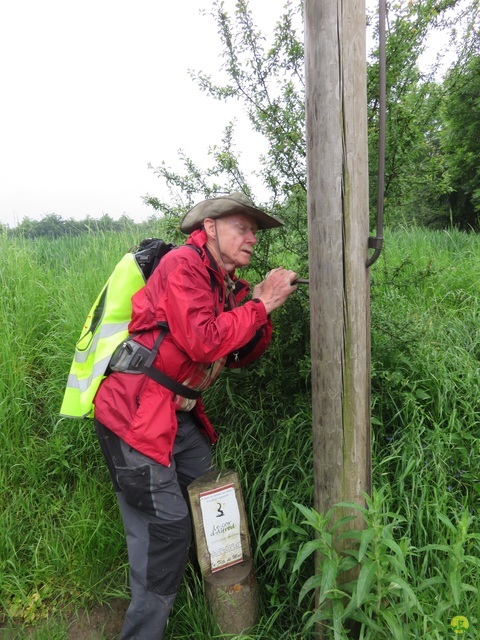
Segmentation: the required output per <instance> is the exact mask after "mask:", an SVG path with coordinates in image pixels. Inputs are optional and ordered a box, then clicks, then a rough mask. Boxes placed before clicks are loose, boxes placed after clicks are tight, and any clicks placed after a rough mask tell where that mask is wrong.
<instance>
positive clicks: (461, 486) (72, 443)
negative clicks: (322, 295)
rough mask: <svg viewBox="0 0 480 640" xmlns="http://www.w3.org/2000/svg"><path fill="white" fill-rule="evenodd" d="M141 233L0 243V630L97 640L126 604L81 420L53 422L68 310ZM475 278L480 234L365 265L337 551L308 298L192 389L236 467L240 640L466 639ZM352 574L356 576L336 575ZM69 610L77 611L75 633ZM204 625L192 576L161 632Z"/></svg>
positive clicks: (207, 626) (477, 580)
mask: <svg viewBox="0 0 480 640" xmlns="http://www.w3.org/2000/svg"><path fill="white" fill-rule="evenodd" d="M153 231H155V230H153ZM157 233H158V230H157ZM142 237H143V236H142ZM140 239H141V238H138V237H134V236H133V235H129V234H119V233H111V234H104V235H102V234H98V233H97V234H93V233H92V234H91V235H85V236H79V237H76V238H62V239H37V240H23V239H18V238H16V239H15V238H9V237H7V236H6V235H3V236H0V251H1V255H2V261H1V265H0V288H1V296H2V306H1V309H0V326H1V328H2V340H1V341H0V363H1V368H0V407H1V417H0V421H1V430H0V433H1V447H0V507H1V514H2V516H1V517H2V521H1V527H0V601H1V605H2V613H1V616H2V617H1V619H0V627H1V628H2V629H3V631H1V630H0V638H2V639H3V638H5V639H6V638H19V639H22V638H30V639H34V640H43V639H45V640H47V639H48V640H62V639H67V638H70V640H86V639H87V638H90V639H92V638H95V639H98V640H100V638H105V639H109V638H112V637H113V634H114V633H115V630H114V629H113V627H112V624H113V622H114V618H115V615H120V614H115V611H116V610H118V609H120V610H121V609H122V606H124V605H125V604H126V603H127V601H128V583H127V561H126V553H125V548H124V539H123V532H122V525H121V522H120V519H119V514H118V511H117V507H116V503H115V498H114V495H113V493H112V490H111V487H110V484H109V480H108V478H107V472H106V470H105V468H104V465H103V461H102V459H101V457H100V452H99V450H98V447H97V443H96V439H95V435H94V432H93V429H92V423H91V421H89V420H71V419H65V418H62V419H61V418H60V417H59V414H58V412H59V408H60V404H61V398H62V393H63V388H64V386H65V381H66V376H67V373H68V370H69V366H70V361H71V357H72V354H73V346H74V343H75V341H76V339H77V337H78V334H79V331H80V328H81V325H82V323H83V320H84V317H85V315H86V313H87V311H88V309H89V308H90V306H91V304H92V302H93V300H94V299H95V297H96V295H97V293H98V290H99V288H100V286H101V285H102V284H103V282H104V281H105V279H106V278H107V276H108V274H109V273H110V271H111V269H112V268H113V266H114V264H115V263H116V262H117V260H118V259H119V258H120V257H121V256H122V255H123V253H124V252H125V250H126V249H128V247H129V246H131V245H132V244H133V243H134V242H135V241H138V240H140ZM479 273H480V238H478V236H475V235H466V234H462V233H459V232H456V231H450V232H446V231H426V230H423V229H409V230H404V231H401V230H398V231H395V232H391V233H387V234H386V239H385V249H384V252H383V254H382V256H381V258H380V260H379V261H378V262H377V263H375V265H374V266H373V267H372V269H371V279H372V282H371V300H372V303H371V304H372V432H373V442H372V448H373V461H374V466H373V484H374V491H373V495H372V496H370V497H369V498H368V501H367V502H368V506H367V509H364V510H363V516H364V521H365V528H364V530H362V531H361V532H360V531H359V532H357V533H356V534H354V535H353V537H352V539H351V547H350V549H349V552H348V553H347V554H346V555H345V556H339V555H338V554H337V552H336V547H335V534H336V532H335V531H332V530H331V527H330V526H329V514H317V513H315V512H314V511H313V509H312V502H313V495H312V492H313V464H312V442H311V409H310V407H311V398H310V381H309V346H308V322H309V318H308V291H307V290H306V289H305V288H303V289H302V290H301V291H299V292H298V294H297V295H296V297H295V299H294V300H292V302H291V304H290V305H288V306H286V307H285V308H283V309H282V310H279V311H278V313H277V315H276V317H275V321H276V326H277V330H276V333H275V338H274V341H273V344H272V346H271V349H270V351H269V353H268V355H266V356H265V357H264V358H263V360H262V361H260V362H259V363H258V364H257V365H255V366H254V367H252V368H250V369H248V370H244V371H240V372H238V371H230V372H225V373H224V374H222V376H221V380H220V381H219V382H217V384H216V385H215V386H214V387H213V388H212V389H211V390H209V392H208V393H207V394H206V395H205V402H206V405H207V408H208V411H209V414H210V417H211V418H212V421H213V422H214V424H215V425H216V426H217V427H218V429H219V431H220V432H221V439H220V442H219V444H218V446H217V447H216V453H215V455H216V461H217V465H218V466H219V467H223V468H234V469H236V470H237V471H239V473H240V475H241V480H242V486H243V493H244V498H245V502H246V507H247V513H248V518H249V524H250V532H251V536H252V543H253V547H254V551H255V567H256V574H257V579H258V581H259V585H260V591H261V595H262V615H261V620H260V622H259V624H258V627H257V628H255V629H254V630H253V631H252V632H251V634H250V635H249V636H242V637H244V638H245V640H247V639H250V640H294V639H295V640H299V639H302V640H308V639H312V638H314V631H313V629H314V623H315V622H318V621H321V622H323V624H325V625H326V627H327V629H328V631H327V636H328V638H332V639H335V640H337V639H338V640H341V639H343V638H347V637H348V635H347V633H348V632H347V629H348V628H349V627H350V626H351V625H352V624H354V623H356V624H357V629H358V630H359V634H360V635H359V637H361V638H363V639H365V640H367V639H368V640H380V639H382V638H385V639H391V638H394V639H398V640H407V639H410V638H412V639H413V638H415V639H418V638H422V639H432V640H433V639H447V638H454V637H456V638H458V637H462V638H475V639H476V638H478V636H479V633H480V622H479V619H480V588H479V587H480V577H479V576H480V571H479V567H480V521H479V513H480V499H479V496H480V478H479V472H480V455H479V454H480V445H479V438H478V430H479V422H480V324H479V323H480V304H479V300H480V295H479V294H480V278H479ZM292 298H293V296H292ZM315 549H316V550H319V551H321V553H322V557H323V571H322V573H321V575H320V576H319V577H318V579H316V578H315V576H314V575H313V573H314V572H313V555H312V553H311V552H312V551H313V550H315ZM352 566H354V567H356V568H357V570H358V571H359V574H358V579H357V580H355V581H354V582H352V583H346V584H345V583H344V582H343V581H342V571H343V570H344V569H345V568H350V567H352ZM317 582H318V584H317ZM315 586H319V587H321V588H320V602H321V606H319V607H317V608H316V607H315V599H314V587H315ZM108 606H112V607H114V610H113V611H114V612H113V613H112V614H111V615H110V614H109V615H107V616H106V617H105V616H104V612H105V611H107V613H108V611H109V609H108V608H105V607H108ZM84 611H87V612H90V614H91V620H90V622H86V621H85V620H86V619H85V618H84V617H82V618H81V624H80V623H79V616H84V614H83V613H81V612H84ZM99 612H102V613H101V614H100V613H99ZM459 616H460V617H459ZM95 620H97V622H94V621H95ZM104 625H105V626H104ZM467 625H468V628H467ZM102 626H103V628H104V631H103V633H102V631H101V629H102ZM113 626H114V625H113ZM213 628H214V627H213V622H212V620H211V617H210V614H209V612H208V608H207V606H206V604H205V600H204V595H203V589H202V585H201V581H200V580H199V578H198V576H197V574H196V572H195V571H194V569H193V568H189V569H188V571H187V575H186V578H185V580H184V584H183V587H182V590H181V593H180V594H179V597H178V599H177V602H176V605H175V610H174V613H173V615H172V617H171V620H170V623H169V626H168V631H167V636H166V637H167V638H168V639H169V640H180V639H184V640H206V639H209V640H210V639H213V638H220V637H221V636H220V635H219V634H215V633H214V632H212V629H213Z"/></svg>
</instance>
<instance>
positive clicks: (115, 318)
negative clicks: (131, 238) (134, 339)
mask: <svg viewBox="0 0 480 640" xmlns="http://www.w3.org/2000/svg"><path fill="white" fill-rule="evenodd" d="M189 246H190V245H189ZM174 248H176V246H175V245H174V244H172V243H168V244H167V243H166V242H164V241H163V240H161V239H159V238H147V239H145V240H143V241H142V242H141V243H140V244H139V245H138V246H137V247H136V248H134V249H133V250H131V251H129V252H128V253H127V254H125V255H124V256H123V258H122V259H121V260H120V262H119V263H118V264H117V265H116V267H115V268H114V270H113V272H112V273H111V275H110V277H109V278H108V280H107V282H106V283H105V285H104V286H103V288H102V290H101V291H100V293H99V295H98V297H97V299H96V300H95V302H94V303H93V306H92V308H91V309H90V312H89V314H88V315H87V318H86V320H85V323H84V325H83V329H82V332H81V334H80V337H79V339H78V341H77V342H76V345H75V354H74V357H73V361H72V365H71V367H70V373H69V375H68V380H67V385H66V388H65V392H64V396H63V401H62V406H61V409H60V415H62V416H65V417H69V418H93V408H94V407H93V399H94V397H95V394H96V392H97V390H98V387H99V386H100V383H101V382H102V380H103V379H104V378H105V376H106V375H108V373H109V372H110V370H109V365H110V361H111V359H112V356H113V354H114V353H115V351H116V350H117V348H119V347H120V346H123V345H126V344H127V343H128V337H129V334H128V324H129V322H130V319H131V314H132V296H133V295H134V293H136V292H137V291H139V289H141V288H142V287H143V286H144V285H145V283H146V281H147V280H148V278H149V277H150V276H151V275H152V273H153V272H154V271H155V269H156V268H157V266H158V264H159V263H160V260H161V259H162V258H163V256H165V255H166V254H167V253H168V252H169V251H171V250H172V249H174ZM192 249H195V250H196V248H195V247H193V246H192ZM167 330H168V327H167V328H164V331H162V332H161V334H160V336H161V337H160V339H159V341H158V343H157V344H156V349H158V346H159V344H160V341H161V339H163V337H164V335H165V333H166V331H167ZM154 355H155V353H154V354H153V356H154ZM153 359H154V357H152V358H151V362H150V365H151V364H152V362H153ZM137 361H138V359H137ZM137 364H138V362H137ZM116 370H120V371H132V372H133V373H145V374H146V375H150V377H153V378H154V379H157V378H158V379H157V382H159V383H160V384H164V385H165V386H168V381H170V382H172V383H173V382H175V381H173V380H171V379H170V378H167V377H166V376H165V375H164V374H162V373H161V372H157V370H156V369H155V370H153V371H151V370H150V368H149V367H147V368H146V367H145V366H144V364H143V365H142V367H137V369H136V370H135V371H133V370H130V369H128V368H127V369H121V368H117V369H116ZM158 374H160V376H163V378H159V377H158ZM178 384H179V383H177V385H178ZM182 390H184V391H185V390H187V387H184V385H180V387H176V388H175V392H176V393H178V392H180V391H182ZM190 391H192V390H190ZM186 393H187V391H185V393H184V394H183V395H186ZM193 393H194V394H196V395H195V397H198V395H199V394H197V393H196V392H193Z"/></svg>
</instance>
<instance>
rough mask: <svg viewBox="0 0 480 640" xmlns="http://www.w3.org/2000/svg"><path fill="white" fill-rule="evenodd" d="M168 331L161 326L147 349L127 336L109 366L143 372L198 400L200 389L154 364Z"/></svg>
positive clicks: (130, 371)
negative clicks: (179, 380)
mask: <svg viewBox="0 0 480 640" xmlns="http://www.w3.org/2000/svg"><path fill="white" fill-rule="evenodd" d="M166 333H167V330H166V329H165V328H164V327H161V331H160V334H159V336H158V338H157V339H156V340H155V344H154V345H153V349H147V347H144V346H143V345H141V344H139V343H138V342H135V341H134V340H133V339H132V338H131V337H130V338H127V340H124V341H123V342H122V343H121V344H119V345H118V347H117V348H116V349H115V351H114V353H113V355H112V358H111V360H110V365H109V368H110V370H111V371H118V372H121V373H136V374H139V373H143V374H145V375H146V376H148V377H149V378H152V380H155V382H158V384H161V385H162V386H164V387H166V388H167V389H170V391H173V393H176V394H177V395H179V396H182V397H183V398H188V399H189V400H197V398H199V397H200V395H201V394H200V391H196V390H195V389H190V387H187V386H186V385H184V384H182V383H181V382H178V381H177V380H174V379H173V378H170V377H169V376H167V375H166V374H165V373H163V371H160V369H157V368H156V367H154V366H153V361H154V360H155V357H156V355H157V353H158V348H159V346H160V343H161V342H162V340H163V338H164V337H165V335H166Z"/></svg>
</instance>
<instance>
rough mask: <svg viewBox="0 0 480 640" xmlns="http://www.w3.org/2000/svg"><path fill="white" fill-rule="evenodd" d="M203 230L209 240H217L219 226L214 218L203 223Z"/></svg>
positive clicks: (206, 219)
mask: <svg viewBox="0 0 480 640" xmlns="http://www.w3.org/2000/svg"><path fill="white" fill-rule="evenodd" d="M203 228H204V229H205V233H206V234H207V238H211V239H212V240H215V238H216V237H217V225H216V223H215V220H213V218H205V220H204V221H203Z"/></svg>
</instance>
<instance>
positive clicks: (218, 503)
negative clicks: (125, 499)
mask: <svg viewBox="0 0 480 640" xmlns="http://www.w3.org/2000/svg"><path fill="white" fill-rule="evenodd" d="M188 495H189V498H190V506H191V510H192V519H193V530H194V535H195V543H196V547H197V557H198V562H199V565H200V570H201V572H202V575H203V578H204V584H205V594H206V597H207V600H208V602H209V605H210V607H211V609H212V611H213V614H214V617H215V619H216V621H217V624H218V626H219V628H220V631H221V632H222V633H231V634H239V633H241V632H242V631H246V630H248V629H251V628H252V627H253V626H254V625H255V624H256V622H257V618H258V590H257V582H256V579H255V573H254V568H253V560H252V553H251V548H250V535H249V532H248V523H247V517H246V513H245V506H244V502H243V497H242V490H241V487H240V481H239V479H238V475H237V473H236V472H235V471H220V472H219V471H213V472H210V473H208V474H206V475H204V476H201V477H200V478H197V480H195V481H194V482H192V484H190V486H189V487H188Z"/></svg>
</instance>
